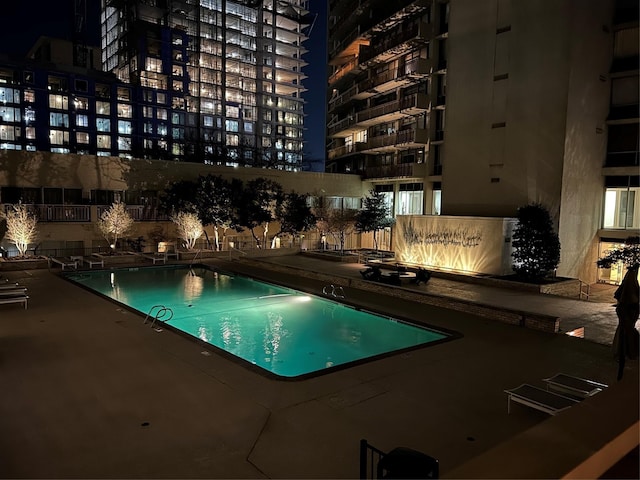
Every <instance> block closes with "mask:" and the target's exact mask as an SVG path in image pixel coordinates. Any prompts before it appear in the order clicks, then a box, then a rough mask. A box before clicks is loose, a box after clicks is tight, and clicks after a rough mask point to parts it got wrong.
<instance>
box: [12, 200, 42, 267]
mask: <svg viewBox="0 0 640 480" xmlns="http://www.w3.org/2000/svg"><path fill="white" fill-rule="evenodd" d="M4 217H5V219H6V221H7V233H6V234H5V237H6V238H7V239H8V240H9V241H10V242H13V243H14V244H15V246H16V248H17V249H18V254H19V255H20V256H21V257H22V256H24V255H25V253H26V251H27V248H28V246H29V243H32V242H33V241H34V240H35V239H36V237H37V234H38V231H37V225H38V219H37V218H36V217H35V216H34V215H33V214H32V213H30V212H29V210H28V209H27V207H26V205H22V204H21V203H19V204H18V205H14V206H13V209H12V210H10V211H9V212H8V213H6V214H4Z"/></svg>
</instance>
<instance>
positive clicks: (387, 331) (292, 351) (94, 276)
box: [67, 266, 448, 377]
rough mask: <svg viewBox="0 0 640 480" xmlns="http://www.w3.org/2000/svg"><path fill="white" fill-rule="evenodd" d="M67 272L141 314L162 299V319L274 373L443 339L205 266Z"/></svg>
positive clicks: (314, 369) (310, 369) (321, 367)
mask: <svg viewBox="0 0 640 480" xmlns="http://www.w3.org/2000/svg"><path fill="white" fill-rule="evenodd" d="M67 278H68V279H70V280H72V281H74V282H76V283H78V284H80V285H83V286H84V287H86V288H89V289H91V290H94V291H96V292H99V293H101V294H103V295H105V296H107V297H110V298H112V299H113V300H116V301H118V302H120V303H123V304H125V305H127V306H129V307H131V308H133V309H135V310H138V311H139V312H141V313H142V314H143V315H146V314H147V313H148V312H149V311H150V310H151V309H152V307H154V306H157V305H164V306H166V307H168V308H170V309H171V310H172V311H173V318H171V319H170V320H168V321H167V322H166V325H169V326H171V327H173V328H176V329H178V330H181V331H183V332H186V333H188V334H189V335H192V336H194V337H196V338H199V339H200V340H203V341H205V342H207V343H209V344H211V345H214V346H216V347H218V348H220V349H222V350H225V351H226V352H229V353H231V354H233V355H235V356H236V357H239V358H241V359H243V360H245V361H247V362H249V363H251V364H254V365H257V366H259V367H261V368H263V369H264V370H266V371H268V372H270V373H273V374H275V375H277V376H281V377H299V376H302V375H309V374H317V373H322V372H323V371H326V370H327V369H330V368H333V367H338V366H344V365H346V364H349V363H352V362H357V361H362V360H364V359H370V358H373V357H376V356H379V355H383V354H388V353H390V352H395V351H398V350H403V349H407V348H411V347H417V346H421V345H425V344H428V343H432V342H437V341H442V340H445V339H447V338H448V335H447V334H445V333H442V332H436V331H432V330H428V329H426V328H422V327H417V326H414V325H411V324H408V323H404V322H401V321H398V320H392V319H388V318H385V317H381V316H378V315H374V314H371V313H368V312H364V311H360V310H357V309H354V308H352V307H349V306H346V305H342V304H339V303H336V302H334V301H331V300H326V299H324V298H321V297H316V296H313V295H308V294H305V293H302V292H299V291H296V290H292V289H288V288H284V287H280V286H276V285H272V284H268V283H264V282H260V281H256V280H253V279H250V278H246V277H241V276H233V275H227V274H223V273H220V272H216V271H213V270H210V269H207V268H194V269H189V268H183V267H175V266H172V267H146V268H134V269H119V270H110V271H104V270H103V271H94V272H91V271H87V272H82V273H73V274H69V275H67ZM156 324H157V325H164V324H163V323H162V322H157V323H156Z"/></svg>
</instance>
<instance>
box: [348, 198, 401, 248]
mask: <svg viewBox="0 0 640 480" xmlns="http://www.w3.org/2000/svg"><path fill="white" fill-rule="evenodd" d="M394 223H395V219H394V218H392V217H391V215H390V212H389V208H388V207H387V204H386V203H385V199H384V195H383V194H382V192H377V191H375V190H371V191H370V192H369V195H368V196H367V197H365V198H364V201H363V209H362V210H360V211H359V212H358V213H357V214H356V223H355V228H356V231H357V232H360V233H362V232H373V244H374V245H375V249H376V250H378V239H377V238H376V233H377V232H378V230H382V229H383V228H387V227H391V226H392V225H393V224H394Z"/></svg>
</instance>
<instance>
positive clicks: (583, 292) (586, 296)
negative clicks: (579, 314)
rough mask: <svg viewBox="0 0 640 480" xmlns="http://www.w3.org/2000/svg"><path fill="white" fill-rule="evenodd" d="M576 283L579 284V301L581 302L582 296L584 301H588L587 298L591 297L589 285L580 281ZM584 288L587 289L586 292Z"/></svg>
mask: <svg viewBox="0 0 640 480" xmlns="http://www.w3.org/2000/svg"><path fill="white" fill-rule="evenodd" d="M578 281H579V282H580V295H579V297H580V300H583V296H584V300H589V297H590V296H591V284H589V283H587V282H585V281H583V280H581V279H578ZM584 287H587V288H586V291H585V289H584Z"/></svg>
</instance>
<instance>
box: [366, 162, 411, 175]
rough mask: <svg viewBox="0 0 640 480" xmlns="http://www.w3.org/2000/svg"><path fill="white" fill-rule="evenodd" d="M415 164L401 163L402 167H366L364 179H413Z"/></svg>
mask: <svg viewBox="0 0 640 480" xmlns="http://www.w3.org/2000/svg"><path fill="white" fill-rule="evenodd" d="M413 167H414V164H413V163H401V164H400V165H381V166H378V167H366V168H365V170H364V173H363V177H364V178H365V179H366V178H387V177H412V176H413Z"/></svg>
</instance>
